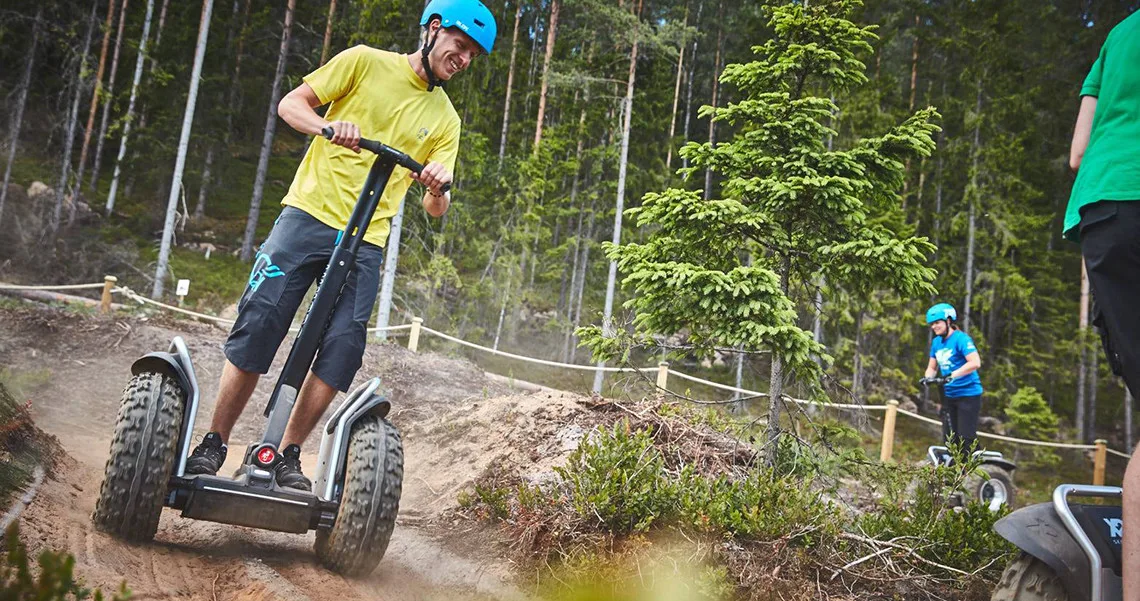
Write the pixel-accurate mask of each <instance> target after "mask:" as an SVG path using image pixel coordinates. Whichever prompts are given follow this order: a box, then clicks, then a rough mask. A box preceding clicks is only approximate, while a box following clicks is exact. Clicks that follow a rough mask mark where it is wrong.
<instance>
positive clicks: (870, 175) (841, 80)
mask: <svg viewBox="0 0 1140 601" xmlns="http://www.w3.org/2000/svg"><path fill="white" fill-rule="evenodd" d="M804 4H805V3H802V2H792V3H786V4H779V3H773V4H771V5H769V6H767V7H766V11H767V14H768V15H769V21H768V24H769V27H770V29H771V39H769V40H768V41H767V42H766V43H764V44H763V45H761V46H756V47H754V48H753V51H754V52H755V54H756V56H757V59H756V60H755V61H753V62H750V63H747V64H733V65H729V66H728V67H726V68H725V70H724V72H723V73H722V74H721V78H720V80H721V81H722V82H724V83H725V84H727V85H732V86H735V87H736V88H738V89H739V95H738V96H739V97H740V98H741V100H740V101H738V102H735V103H730V104H728V105H727V106H724V107H721V108H714V107H709V106H705V107H703V108H702V109H701V111H702V112H701V114H702V116H711V117H712V118H713V119H715V120H717V121H720V122H724V123H727V124H729V126H730V127H731V128H732V130H733V131H734V132H735V135H734V136H733V138H732V139H731V140H730V141H728V142H723V143H718V144H716V145H711V144H708V143H704V144H700V143H695V142H690V143H689V144H687V145H686V146H685V147H684V148H682V149H681V155H682V156H684V157H686V158H688V159H689V167H688V169H682V173H684V172H686V171H687V172H688V173H689V174H690V175H692V174H697V175H699V174H701V173H703V171H704V170H705V169H706V168H709V169H711V170H713V171H715V172H716V173H717V174H719V176H720V178H721V180H722V185H721V190H720V198H712V199H710V200H707V201H705V200H702V198H701V196H702V195H701V191H700V190H688V189H683V188H670V189H668V190H666V191H664V192H661V193H649V194H646V195H645V197H644V198H643V201H642V205H641V206H640V207H637V208H633V209H629V210H628V211H627V213H626V214H627V215H629V216H630V217H631V218H632V219H633V220H634V221H635V223H636V224H637V225H638V226H639V227H642V228H645V229H646V230H647V231H649V232H650V233H648V234H647V236H646V238H645V242H644V243H640V244H623V245H620V246H614V245H609V246H608V247H607V249H606V252H607V253H608V255H609V256H610V257H611V258H612V259H613V260H616V261H617V262H618V265H619V268H620V269H621V271H622V272H623V273H624V274H625V279H624V280H623V286H625V287H626V288H627V289H632V291H633V293H634V294H633V296H632V298H631V299H630V300H628V301H627V302H626V303H625V306H626V308H628V309H631V310H632V311H633V312H634V313H635V314H636V317H635V319H634V321H633V330H634V332H633V333H629V332H626V333H619V334H616V335H614V336H611V337H605V336H603V334H602V330H601V328H598V327H591V328H585V329H584V330H583V331H582V339H583V342H584V344H586V345H588V346H589V347H590V348H591V350H592V351H593V352H594V353H595V355H596V356H598V357H606V358H611V359H612V358H615V357H622V356H625V357H628V353H629V351H630V350H631V349H632V348H633V347H635V346H639V345H651V344H652V343H651V340H652V337H653V336H655V335H658V336H659V335H672V334H675V333H682V334H685V335H687V337H688V340H689V343H690V344H691V345H693V350H694V351H695V352H696V353H697V354H699V355H707V354H709V353H712V352H713V351H714V350H715V349H736V348H741V349H743V350H744V351H745V352H760V351H770V352H771V355H772V375H771V383H770V388H769V398H770V400H771V402H770V403H769V412H768V428H767V436H766V453H765V454H766V457H767V459H768V462H769V463H773V461H774V459H775V450H776V446H777V445H776V443H777V438H778V437H779V434H780V412H781V407H782V404H783V399H784V396H783V395H784V390H785V387H786V384H787V382H788V380H789V379H790V378H792V377H794V378H796V379H797V381H799V382H801V383H803V384H804V385H806V387H807V388H808V389H809V390H811V391H813V395H814V396H816V397H821V396H822V395H823V392H822V387H821V385H820V378H821V376H822V372H821V369H820V367H819V365H818V364H817V363H816V362H815V361H813V357H815V356H824V355H826V352H825V349H824V348H823V347H821V346H819V345H818V344H817V343H815V342H814V340H813V338H812V334H811V332H810V331H807V330H805V329H804V328H803V327H801V325H808V326H810V319H801V318H800V315H799V313H798V309H803V308H806V307H809V306H810V303H811V302H812V301H813V299H814V298H815V291H814V288H813V283H814V282H817V281H819V276H820V275H823V276H824V277H825V278H826V280H827V282H828V283H829V285H831V286H839V287H842V288H844V289H847V290H850V291H852V292H868V291H870V290H874V289H884V290H890V291H893V292H894V293H896V294H899V295H902V296H904V297H909V298H914V297H923V298H925V297H928V296H929V295H930V294H931V293H933V291H934V288H933V286H932V284H931V282H932V281H933V279H934V275H935V274H934V271H933V270H932V269H931V268H930V267H928V266H927V257H928V255H930V253H931V252H932V251H933V250H934V247H933V245H932V244H930V243H929V242H928V241H927V239H926V238H916V237H906V238H904V237H901V236H900V235H899V234H898V233H897V232H895V231H894V230H893V229H891V228H890V227H889V226H887V225H885V224H883V223H881V222H879V221H876V220H874V219H873V217H874V216H875V215H876V214H877V213H878V212H881V211H882V210H884V209H885V208H886V207H888V206H890V205H891V204H894V203H898V202H900V200H899V194H898V193H899V190H900V189H901V186H902V182H903V174H904V161H905V160H906V159H907V158H916V157H921V156H928V155H929V154H930V153H931V152H932V151H933V150H934V141H933V139H932V134H933V133H934V132H936V131H938V127H937V126H935V125H934V124H932V123H931V121H932V120H933V119H935V118H937V117H938V113H937V112H936V111H935V110H934V109H933V108H927V109H923V110H921V111H918V112H917V113H915V114H914V115H913V116H911V117H910V118H909V119H907V120H906V121H905V122H904V123H902V124H900V125H898V126H896V127H894V128H892V129H890V130H889V131H887V132H886V133H883V134H881V135H879V136H875V137H867V138H864V139H862V140H860V141H859V142H858V143H857V144H855V145H854V146H852V147H850V148H847V149H840V148H835V149H834V150H831V151H828V150H827V148H826V144H825V140H826V139H827V138H828V136H829V135H834V133H835V132H833V131H831V129H829V127H828V125H827V124H828V123H829V122H830V115H831V113H832V111H838V110H839V107H838V106H836V104H835V103H834V102H833V101H832V100H831V98H842V96H843V94H844V93H845V92H847V91H848V90H850V89H851V88H853V87H854V86H858V85H860V84H863V83H865V82H866V81H867V78H866V76H865V75H864V71H865V65H864V63H863V62H862V61H861V60H860V56H861V55H867V54H869V53H870V51H871V45H870V44H869V42H868V41H869V40H873V39H875V34H874V33H872V29H873V28H872V27H860V26H857V25H855V24H854V23H852V22H851V21H849V20H848V19H847V18H846V17H847V16H848V15H849V14H850V13H851V11H852V10H853V9H854V8H856V7H858V6H859V5H860V0H814V1H813V2H811V3H810V5H809V6H807V7H805V6H804ZM699 180H701V178H699V177H698V178H693V179H691V180H690V181H699Z"/></svg>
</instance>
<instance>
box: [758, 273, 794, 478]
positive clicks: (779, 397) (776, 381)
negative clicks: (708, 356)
mask: <svg viewBox="0 0 1140 601" xmlns="http://www.w3.org/2000/svg"><path fill="white" fill-rule="evenodd" d="M791 266H792V262H791V259H789V258H788V257H783V258H781V261H780V270H779V274H778V275H779V277H780V289H781V290H783V292H784V295H785V296H787V294H788V276H789V274H791V271H792V267H791ZM783 397H784V357H783V356H782V355H781V354H780V353H778V352H773V353H772V377H771V379H770V380H769V381H768V427H767V429H766V430H765V436H764V440H765V441H766V442H765V445H764V462H765V463H766V464H767V465H768V467H774V466H775V465H776V456H777V453H778V452H779V448H778V445H779V442H780V441H779V439H780V412H781V409H782V407H783V403H784V400H783Z"/></svg>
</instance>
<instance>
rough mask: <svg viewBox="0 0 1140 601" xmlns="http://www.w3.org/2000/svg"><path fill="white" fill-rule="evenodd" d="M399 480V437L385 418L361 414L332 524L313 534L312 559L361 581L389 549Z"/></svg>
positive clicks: (401, 477) (401, 465)
mask: <svg viewBox="0 0 1140 601" xmlns="http://www.w3.org/2000/svg"><path fill="white" fill-rule="evenodd" d="M403 481H404V447H403V443H401V442H400V433H399V432H397V431H396V427H395V426H393V425H392V423H391V422H389V421H388V420H386V419H381V418H378V417H375V416H372V415H366V416H364V417H362V418H360V419H359V420H357V422H356V423H355V424H353V426H352V433H351V434H350V435H349V440H348V459H347V464H346V465H345V482H344V492H343V493H342V494H341V497H340V509H339V510H338V511H337V516H336V523H335V524H333V527H332V528H331V529H328V530H318V531H317V542H316V545H315V548H316V553H317V557H318V558H320V560H321V563H322V564H324V566H325V567H327V568H329V569H330V570H333V571H334V572H337V573H340V574H344V575H345V576H366V575H368V574H370V573H371V572H372V570H374V569H376V564H378V563H380V559H381V558H383V557H384V552H385V551H387V550H388V541H389V540H391V538H392V529H393V528H395V526H396V514H397V513H398V512H399V510H400V491H401V488H402V487H403Z"/></svg>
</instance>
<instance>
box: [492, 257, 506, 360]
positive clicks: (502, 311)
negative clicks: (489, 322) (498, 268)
mask: <svg viewBox="0 0 1140 601" xmlns="http://www.w3.org/2000/svg"><path fill="white" fill-rule="evenodd" d="M508 278H509V274H508ZM510 298H511V281H510V279H508V280H507V285H506V287H505V289H504V290H503V302H502V303H500V304H499V323H498V325H496V326H495V340H494V342H492V343H491V348H492V349H493V350H496V351H497V350H499V339H500V337H502V335H503V321H504V320H505V319H506V316H507V301H508V300H510Z"/></svg>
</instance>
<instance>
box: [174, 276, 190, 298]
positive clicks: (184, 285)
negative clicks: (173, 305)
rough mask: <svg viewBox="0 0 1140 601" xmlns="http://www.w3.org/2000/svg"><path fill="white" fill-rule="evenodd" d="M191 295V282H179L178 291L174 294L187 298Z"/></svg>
mask: <svg viewBox="0 0 1140 601" xmlns="http://www.w3.org/2000/svg"><path fill="white" fill-rule="evenodd" d="M189 293H190V280H178V290H177V291H176V292H175V293H174V294H175V295H176V296H186V295H187V294H189Z"/></svg>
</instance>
